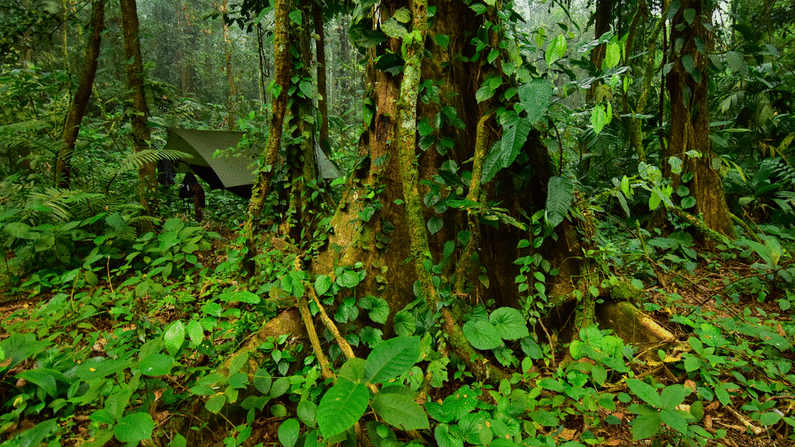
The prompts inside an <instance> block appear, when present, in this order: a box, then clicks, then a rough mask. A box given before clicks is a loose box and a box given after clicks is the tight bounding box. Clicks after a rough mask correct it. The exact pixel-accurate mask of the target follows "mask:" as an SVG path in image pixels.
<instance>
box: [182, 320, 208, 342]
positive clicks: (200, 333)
mask: <svg viewBox="0 0 795 447" xmlns="http://www.w3.org/2000/svg"><path fill="white" fill-rule="evenodd" d="M186 329H187V333H188V337H189V338H190V341H192V342H193V344H195V345H199V344H201V342H202V341H203V340H204V329H202V325H201V324H199V322H198V321H196V320H190V321H189V322H188V326H187V328H186Z"/></svg>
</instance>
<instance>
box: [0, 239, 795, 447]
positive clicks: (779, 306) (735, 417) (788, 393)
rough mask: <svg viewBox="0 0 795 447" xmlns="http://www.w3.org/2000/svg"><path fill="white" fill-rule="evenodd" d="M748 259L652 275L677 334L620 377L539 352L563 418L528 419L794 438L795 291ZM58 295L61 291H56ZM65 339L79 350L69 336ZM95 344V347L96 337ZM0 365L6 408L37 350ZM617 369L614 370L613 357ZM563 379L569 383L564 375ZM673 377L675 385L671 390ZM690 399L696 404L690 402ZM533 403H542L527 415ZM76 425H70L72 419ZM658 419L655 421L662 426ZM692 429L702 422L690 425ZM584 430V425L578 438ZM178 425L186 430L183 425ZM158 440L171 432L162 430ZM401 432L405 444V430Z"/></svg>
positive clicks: (649, 293)
mask: <svg viewBox="0 0 795 447" xmlns="http://www.w3.org/2000/svg"><path fill="white" fill-rule="evenodd" d="M227 240H232V238H229V239H227ZM224 249H226V247H224V246H223V244H217V243H214V246H213V247H212V249H211V250H208V251H207V252H205V253H202V255H201V256H203V258H204V260H205V261H206V262H207V263H208V264H212V265H213V266H217V265H219V264H220V263H222V262H223V260H224V258H225V256H222V255H221V254H220V253H221V252H222V251H223V250H224ZM710 256H711V257H708V259H713V260H714V259H715V257H716V256H717V255H710ZM754 265H755V264H752V262H751V261H750V260H743V259H736V258H735V259H730V260H727V261H722V262H720V263H715V262H712V263H711V264H710V266H709V267H705V266H703V265H701V266H699V267H698V268H696V269H695V270H693V271H691V272H687V271H684V270H675V269H671V270H670V271H668V272H666V273H664V274H662V275H660V276H659V279H660V281H658V284H659V285H658V286H657V287H655V288H651V289H648V290H645V298H644V301H643V302H640V303H636V304H637V305H638V307H640V308H641V309H642V310H644V311H645V312H646V314H647V315H649V316H650V317H651V318H653V319H654V320H655V321H656V322H657V323H658V324H659V325H660V326H662V327H663V328H664V329H666V330H667V331H668V332H670V333H671V334H673V336H674V338H673V339H670V340H665V341H664V342H659V343H657V344H655V345H653V346H637V347H635V349H634V351H633V352H635V353H647V354H648V353H649V352H651V354H652V355H650V356H644V357H643V358H641V356H640V355H638V356H637V357H636V358H623V357H621V356H619V357H620V358H621V360H622V361H623V362H625V366H626V370H625V372H626V373H629V375H627V374H621V375H620V377H618V376H616V375H615V374H613V373H611V375H610V377H611V378H613V379H614V380H613V381H604V383H603V384H602V385H601V386H599V385H595V383H594V382H593V381H589V382H588V383H587V384H586V383H579V382H577V381H576V380H573V379H572V373H573V372H576V371H580V370H582V371H591V366H593V365H597V364H599V363H600V362H601V361H602V360H599V359H600V358H601V357H599V358H597V357H593V358H589V357H587V356H583V357H582V358H580V359H577V360H574V359H572V352H573V351H571V349H570V348H571V347H570V346H569V345H568V344H563V343H562V344H561V345H559V346H555V353H554V355H552V356H550V355H549V353H547V358H546V359H545V360H543V361H541V360H540V359H539V361H537V362H534V364H535V365H536V366H534V367H533V371H535V372H536V373H538V375H537V376H535V377H533V380H532V381H530V382H534V383H536V384H539V383H544V381H545V380H547V379H549V380H551V381H553V382H556V383H558V384H560V385H554V386H550V385H549V383H550V382H546V383H547V385H545V386H544V387H543V388H544V391H542V392H541V393H539V395H538V397H539V399H542V401H539V402H542V403H543V404H544V405H545V406H543V405H542V406H543V408H544V410H543V411H544V412H545V414H554V415H555V418H556V419H555V420H558V421H559V423H558V424H550V423H547V422H545V421H542V422H539V420H538V419H533V420H535V422H536V423H535V424H534V430H535V431H536V434H537V435H544V436H547V437H548V438H549V439H554V442H555V443H556V444H557V445H564V444H567V443H572V444H569V445H583V443H584V444H585V445H608V446H656V445H660V446H663V445H702V446H703V445H706V446H713V445H722V446H726V447H762V446H765V447H772V446H776V447H785V446H792V445H795V442H793V441H791V439H793V433H792V430H793V425H795V415H793V411H795V385H794V383H795V371H793V368H792V366H793V364H792V363H793V359H794V358H795V353H794V352H793V341H795V322H793V320H792V318H791V314H790V312H789V309H790V300H793V301H795V299H793V298H795V296H793V294H792V293H791V292H788V291H787V290H785V289H782V288H780V287H779V285H781V284H782V281H781V280H780V278H778V277H776V276H775V273H770V271H767V270H766V271H761V270H760V269H759V268H758V265H756V267H754ZM782 268H783V267H782ZM197 279H198V278H197ZM196 282H197V281H195V280H194V281H188V282H186V283H183V284H181V285H179V286H177V287H176V288H174V289H171V290H170V292H171V293H174V294H177V293H187V294H195V293H197V288H199V287H201V285H199V284H196ZM103 287H108V285H107V284H104V285H103V283H102V282H100V284H98V285H97V286H95V287H94V288H92V289H91V290H90V291H88V292H89V293H88V294H89V295H90V294H92V293H93V294H95V295H96V293H97V290H99V289H102V288H103ZM129 287H133V286H128V288H129ZM122 288H123V287H121V286H117V287H116V290H115V291H114V292H113V293H114V294H119V293H120V290H119V289H122ZM109 289H111V290H112V289H113V287H112V286H110V287H109ZM179 289H182V290H179ZM202 290H203V289H202ZM60 294H61V295H63V292H60ZM56 295H58V294H57V293H55V292H45V293H39V294H36V295H33V296H27V295H26V296H23V295H16V296H11V295H5V296H3V297H2V298H0V301H2V303H0V322H2V325H3V327H4V328H13V329H12V332H13V330H18V328H20V327H25V326H26V325H27V326H29V328H30V329H31V330H33V329H35V327H36V324H35V322H32V321H31V322H25V321H23V320H24V319H25V318H26V315H29V316H30V315H35V313H34V312H32V311H33V310H34V309H36V308H39V307H46V306H47V303H48V302H50V301H51V300H53V297H55V296H56ZM71 299H73V300H75V299H80V298H79V293H76V291H75V290H72V291H71ZM793 304H795V302H794V303H793ZM110 314H111V315H112V314H113V312H112V311H111V312H110ZM185 316H186V315H185V312H184V311H180V310H179V309H178V308H175V306H174V305H173V304H169V305H166V306H159V307H157V308H153V309H151V310H150V311H148V320H149V321H152V322H157V323H158V324H159V325H161V326H162V327H164V328H165V327H169V326H170V325H172V323H174V322H176V321H178V320H179V319H180V318H183V319H184V318H185ZM86 321H87V322H88V323H89V324H90V325H91V328H92V330H95V331H100V332H103V333H106V334H110V333H111V332H113V331H114V330H116V329H118V328H119V327H123V326H124V325H126V327H130V323H129V321H125V320H124V319H123V318H111V317H109V315H108V312H103V315H102V318H101V319H100V318H95V319H93V320H91V321H89V320H86ZM61 329H63V330H65V329H66V328H61ZM10 335H11V333H10V332H6V330H5V329H4V331H3V332H2V333H0V342H2V340H6V339H7V338H8V337H9V336H10ZM108 336H109V335H108ZM86 340H95V339H91V338H90V337H86V338H85V339H84V341H83V342H78V343H85V342H86ZM56 342H57V340H56ZM213 343H221V341H213ZM72 349H77V348H76V347H74V346H73V347H72ZM89 349H95V348H94V347H91V348H89ZM99 349H100V351H101V350H102V347H100V348H99ZM95 350H96V349H95ZM285 352H286V351H285ZM105 354H106V353H105ZM103 355H104V354H103ZM655 356H657V358H656V360H655V359H654V358H655ZM550 357H552V359H550ZM0 360H2V359H0ZM492 361H494V360H493V359H492ZM7 362H10V359H8V360H7V361H6V362H5V364H6V365H7V364H8V363H7ZM578 363H579V364H582V363H588V364H589V366H588V367H587V368H581V367H579V366H576V365H577V364H578ZM604 363H605V364H607V365H610V363H606V362H604ZM3 365H4V362H0V380H2V382H0V383H1V384H0V396H2V397H3V398H4V400H5V407H6V410H3V411H7V409H8V408H10V407H8V404H9V400H7V399H10V398H13V397H14V396H15V393H17V392H18V391H19V390H21V389H22V388H23V387H24V386H25V385H26V382H25V380H24V379H17V380H16V382H14V379H13V377H14V375H15V374H16V373H19V372H22V371H26V370H29V369H31V368H34V363H33V360H28V361H26V362H24V363H21V364H19V365H16V366H15V367H14V368H13V369H12V370H6V371H3V370H2V367H3ZM572 365H575V366H572ZM509 369H510V370H511V371H513V372H514V375H516V377H520V378H518V379H517V380H516V381H515V383H513V385H515V386H518V385H521V383H525V381H526V377H527V376H523V375H522V373H521V371H517V370H516V369H515V368H509ZM614 369H615V370H620V369H621V368H620V367H619V368H615V367H614ZM650 376H653V378H654V379H653V382H654V383H656V384H657V388H658V390H661V391H662V399H663V401H664V400H665V399H666V390H667V389H669V388H670V389H671V390H674V389H686V391H687V394H688V397H687V399H686V400H683V401H682V402H679V403H678V404H677V405H676V408H665V402H663V403H662V404H660V403H659V402H658V401H657V399H658V397H655V396H649V395H648V394H643V393H641V392H639V390H638V389H630V388H631V387H630V386H628V383H627V381H625V379H626V378H627V377H635V378H646V379H647V381H649V378H650ZM168 380H170V381H172V382H174V383H180V384H182V385H179V386H183V387H187V386H188V385H187V384H186V381H185V380H186V379H185V378H184V377H178V376H173V377H168ZM566 380H568V381H569V382H568V383H567V382H566ZM472 383H473V382H472V379H466V377H464V378H456V379H451V380H449V381H446V382H445V383H444V384H443V385H442V386H440V387H436V388H432V389H431V391H430V392H429V394H428V397H429V400H430V401H435V402H438V403H440V404H441V403H442V402H443V401H444V400H445V398H446V397H448V396H450V395H452V394H454V393H455V392H456V390H458V389H459V388H460V387H462V386H464V385H471V384H472ZM528 383H529V382H528ZM536 386H538V385H536ZM558 386H561V387H572V388H574V387H577V386H579V387H585V388H588V387H592V388H594V389H595V390H596V392H595V393H593V394H581V393H577V392H569V391H568V388H567V391H565V392H562V391H561V390H562V388H561V389H558V388H556V387H558ZM675 386H680V387H679V388H674V387H675ZM682 387H684V388H682ZM488 388H489V387H488V386H485V388H484V391H483V393H482V395H481V400H482V401H483V403H484V404H485V405H484V407H485V408H491V407H497V406H499V405H501V403H500V402H499V401H498V400H495V399H497V398H496V397H495V394H494V392H486V391H485V390H486V389H488ZM15 389H16V391H15ZM185 389H186V388H185ZM183 391H184V390H183ZM524 391H530V390H524ZM671 393H673V391H671ZM655 394H656V393H655ZM26 396H27V397H28V398H30V396H28V395H26ZM556 396H557V398H556ZM566 396H567V397H566ZM588 396H595V397H596V398H598V399H603V398H609V405H607V406H606V407H604V408H603V407H601V405H597V406H595V407H594V406H593V403H594V402H596V400H594V399H592V400H591V404H586V403H585V401H586V400H587V399H588ZM657 396H659V395H657ZM696 396H697V397H696ZM543 398H547V399H546V400H543ZM197 399H198V401H200V399H201V398H198V397H191V398H188V399H187V400H185V401H183V402H182V403H180V404H179V406H180V408H176V407H174V408H168V409H167V410H164V411H165V412H162V411H161V412H160V414H159V416H158V417H155V418H154V419H155V421H156V422H158V423H160V421H165V420H168V419H170V418H172V417H173V418H179V417H180V416H179V414H180V413H182V414H183V415H184V414H185V413H186V412H187V413H188V414H190V413H191V408H194V407H195V404H196V402H197ZM584 399H585V400H584ZM48 402H49V400H48ZM279 402H282V403H283V404H284V405H285V407H286V408H285V409H286V416H284V415H283V416H275V415H273V414H267V413H263V414H261V415H258V416H257V417H256V418H255V419H254V420H253V421H250V428H251V434H250V436H249V437H248V440H247V441H245V443H244V445H254V444H256V443H257V442H261V443H262V444H263V445H279V440H280V437H279V428H280V426H281V425H282V422H283V421H284V420H285V419H286V418H287V417H291V416H294V415H295V412H296V410H297V409H296V407H295V402H291V401H290V400H289V399H284V398H283V399H281V400H280V401H279ZM551 402H554V403H551ZM599 402H601V400H600V401H599ZM589 405H590V407H589ZM661 405H662V406H661ZM691 406H698V407H699V408H698V409H697V410H696V409H693V408H692V407H691ZM161 407H162V404H161ZM669 410H670V411H672V412H676V413H677V414H680V415H687V418H686V426H685V430H684V431H682V432H681V433H677V432H676V431H674V430H673V429H672V426H673V427H676V421H673V422H672V421H670V420H668V419H666V418H665V416H663V417H662V418H661V419H660V420H657V422H656V424H657V427H652V428H650V430H653V431H655V430H656V431H655V433H656V432H659V433H658V434H657V435H656V436H653V437H650V438H648V439H637V438H640V437H642V436H639V435H638V431H639V430H640V429H638V428H637V427H638V425H639V424H638V423H636V422H637V420H638V419H640V418H641V417H642V416H643V415H648V414H651V413H653V414H665V412H666V411H669ZM91 411H92V408H90V407H89V408H85V409H82V410H81V409H78V410H77V411H76V412H75V414H74V415H73V416H72V417H73V421H81V422H72V423H71V424H70V425H71V426H72V430H73V436H66V435H65V436H63V439H62V440H63V441H64V442H63V444H62V445H72V444H81V442H80V441H79V439H80V436H94V435H96V433H94V432H91V431H89V430H88V429H87V428H86V427H87V425H88V424H90V421H89V419H90V418H91V417H94V416H91ZM538 411H541V410H537V411H536V412H535V413H538ZM692 415H696V416H692ZM193 417H195V416H193ZM368 417H372V415H371V416H368ZM694 418H695V420H694ZM41 419H42V415H41V414H39V415H36V414H29V415H27V416H24V417H21V418H20V419H19V420H18V421H16V422H15V423H13V424H11V425H8V424H7V425H6V426H5V427H4V430H5V433H3V434H2V435H0V440H7V442H10V443H9V444H8V445H15V444H14V443H13V442H12V441H9V440H11V439H12V436H13V435H14V434H18V433H20V432H22V431H23V430H24V429H28V428H31V427H33V426H34V425H35V423H36V422H38V421H40V420H41ZM520 419H521V418H520ZM524 420H525V422H528V421H530V420H531V419H530V418H524ZM683 420H684V419H683ZM227 421H228V420H227ZM633 421H635V422H633ZM205 422H206V421H205ZM239 422H240V421H238V423H239ZM230 423H231V422H230ZM75 424H77V426H78V427H74V425H75ZM163 424H165V422H163ZM661 424H662V425H661ZM169 426H174V424H169ZM204 427H205V428H204V431H205V432H206V433H204V434H202V435H200V436H199V439H202V440H203V442H204V443H209V444H215V445H222V444H228V439H229V438H228V437H227V438H226V439H227V440H226V441H224V436H225V435H224V434H222V433H221V434H219V433H214V432H213V431H214V430H215V428H208V426H207V424H206V423H205V425H204ZM660 427H663V428H662V430H661V429H660ZM694 427H700V428H699V429H697V430H696V429H694ZM676 428H677V429H678V428H680V427H676ZM227 429H228V428H227ZM633 429H634V430H633ZM195 430H196V428H194V431H195ZM207 431H209V432H207ZM89 433H93V434H89ZM586 433H588V434H589V435H588V436H587V437H584V434H586ZM184 435H185V436H188V434H187V433H184ZM702 435H703V436H702ZM412 437H413V438H414V439H415V440H417V441H419V442H420V443H422V444H425V445H435V444H436V440H435V438H434V436H433V433H432V431H430V432H429V431H424V432H419V433H414V434H413V436H412ZM709 437H711V438H712V439H710V438H709ZM166 438H168V439H170V438H169V437H168V436H167V437H166ZM155 439H156V441H155V442H154V445H166V444H168V442H166V441H167V439H164V438H162V437H161V439H158V438H157V437H155ZM195 439H196V438H195V437H194V440H195ZM83 440H84V441H85V439H83ZM597 440H599V441H598V442H597ZM403 441H404V442H410V441H411V437H410V438H405V439H403ZM108 442H109V444H106V445H121V444H120V443H117V444H113V443H114V442H115V439H113V440H109V441H108ZM578 443H579V444H578ZM2 445H3V446H5V445H6V444H5V443H2ZM169 445H171V444H169ZM175 445H179V444H175ZM188 445H190V444H188ZM383 445H386V444H383ZM451 445H455V444H451ZM530 445H535V444H530ZM538 445H542V444H538Z"/></svg>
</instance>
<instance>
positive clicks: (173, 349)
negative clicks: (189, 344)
mask: <svg viewBox="0 0 795 447" xmlns="http://www.w3.org/2000/svg"><path fill="white" fill-rule="evenodd" d="M163 341H164V342H165V345H166V350H167V351H168V353H169V354H171V355H175V354H176V353H177V352H178V351H179V348H181V347H182V344H183V343H184V342H185V324H184V323H183V322H182V320H177V321H175V322H173V323H171V325H169V326H168V328H167V329H166V331H165V332H164V333H163Z"/></svg>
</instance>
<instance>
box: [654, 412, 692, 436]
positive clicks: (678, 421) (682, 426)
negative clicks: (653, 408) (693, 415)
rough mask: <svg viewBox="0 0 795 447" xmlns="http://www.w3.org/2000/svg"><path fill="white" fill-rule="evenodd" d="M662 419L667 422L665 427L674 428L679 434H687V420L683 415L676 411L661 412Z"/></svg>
mask: <svg viewBox="0 0 795 447" xmlns="http://www.w3.org/2000/svg"><path fill="white" fill-rule="evenodd" d="M660 419H661V420H662V421H663V422H665V425H667V426H669V427H671V428H673V429H674V430H676V431H678V432H679V433H681V434H683V435H686V434H687V419H686V418H685V416H684V415H683V414H682V413H679V412H677V411H676V410H663V411H661V412H660Z"/></svg>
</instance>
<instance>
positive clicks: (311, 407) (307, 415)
mask: <svg viewBox="0 0 795 447" xmlns="http://www.w3.org/2000/svg"><path fill="white" fill-rule="evenodd" d="M296 413H297V414H298V418H299V419H301V422H303V423H304V425H306V426H307V427H314V426H315V424H317V404H315V403H314V402H312V401H311V400H302V401H301V402H299V403H298V409H297V410H296Z"/></svg>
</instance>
